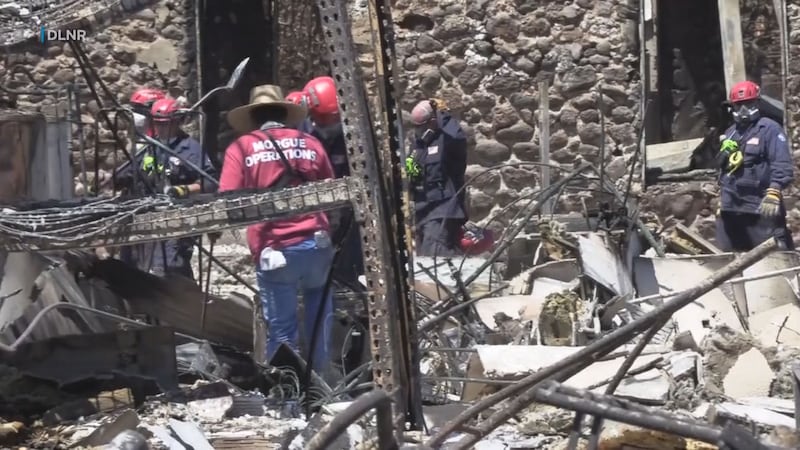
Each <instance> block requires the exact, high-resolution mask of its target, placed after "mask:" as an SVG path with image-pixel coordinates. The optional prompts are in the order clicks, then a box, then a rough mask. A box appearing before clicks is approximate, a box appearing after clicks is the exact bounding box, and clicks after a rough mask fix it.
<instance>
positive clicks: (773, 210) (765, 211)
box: [758, 188, 781, 217]
mask: <svg viewBox="0 0 800 450" xmlns="http://www.w3.org/2000/svg"><path fill="white" fill-rule="evenodd" d="M780 211H781V191H779V190H777V189H774V188H769V189H767V194H766V195H765V196H764V199H763V200H761V206H759V207H758V212H759V213H760V214H761V215H762V216H764V217H778V214H779V213H780Z"/></svg>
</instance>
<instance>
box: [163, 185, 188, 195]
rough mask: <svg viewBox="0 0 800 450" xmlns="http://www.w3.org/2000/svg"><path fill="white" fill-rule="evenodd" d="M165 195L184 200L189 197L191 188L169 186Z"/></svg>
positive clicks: (165, 190)
mask: <svg viewBox="0 0 800 450" xmlns="http://www.w3.org/2000/svg"><path fill="white" fill-rule="evenodd" d="M164 193H165V194H167V195H169V196H170V197H175V198H183V197H186V196H187V195H189V188H188V187H186V186H167V187H165V188H164Z"/></svg>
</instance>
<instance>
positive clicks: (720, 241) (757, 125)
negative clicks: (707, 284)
mask: <svg viewBox="0 0 800 450" xmlns="http://www.w3.org/2000/svg"><path fill="white" fill-rule="evenodd" d="M760 97H761V90H760V88H759V86H758V85H757V84H755V83H753V82H752V81H743V82H740V83H737V84H735V85H734V86H733V88H732V89H731V92H730V95H729V101H730V105H731V110H732V111H731V112H732V114H733V119H734V122H735V123H734V124H733V125H732V126H731V127H730V128H728V129H727V130H726V132H725V134H724V135H723V136H722V137H721V141H722V143H721V146H720V152H719V157H718V158H719V159H718V161H719V165H720V169H721V170H720V176H719V184H720V208H719V210H718V212H717V224H716V225H717V227H716V228H717V233H716V234H717V236H716V237H717V245H718V246H719V247H720V249H721V250H723V251H748V250H751V249H752V248H753V247H755V246H757V245H759V244H760V243H762V242H764V241H765V240H767V239H769V238H771V237H775V238H777V239H778V241H779V243H780V245H781V247H782V248H783V249H786V250H793V249H794V242H793V240H792V236H791V233H790V232H789V230H788V228H787V226H786V208H785V207H784V204H783V200H782V191H783V190H784V189H786V188H787V187H788V186H789V185H791V183H792V180H793V177H794V174H793V172H794V163H793V161H792V154H791V151H790V149H789V141H788V139H787V138H786V135H785V134H784V130H783V128H782V127H781V125H780V124H778V122H776V121H774V120H772V119H770V118H767V117H764V116H763V115H762V114H761V112H760V111H759V101H760Z"/></svg>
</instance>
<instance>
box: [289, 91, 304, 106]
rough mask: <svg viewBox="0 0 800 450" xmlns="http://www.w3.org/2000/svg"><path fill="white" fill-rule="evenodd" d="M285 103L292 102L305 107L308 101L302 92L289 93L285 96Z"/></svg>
mask: <svg viewBox="0 0 800 450" xmlns="http://www.w3.org/2000/svg"><path fill="white" fill-rule="evenodd" d="M286 101H287V102H292V103H294V104H295V105H305V104H307V103H308V99H306V93H305V92H303V91H293V92H289V95H287V96H286Z"/></svg>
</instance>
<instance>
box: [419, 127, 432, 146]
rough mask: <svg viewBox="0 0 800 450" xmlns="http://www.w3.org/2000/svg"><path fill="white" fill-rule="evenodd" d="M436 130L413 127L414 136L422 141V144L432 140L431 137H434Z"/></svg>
mask: <svg viewBox="0 0 800 450" xmlns="http://www.w3.org/2000/svg"><path fill="white" fill-rule="evenodd" d="M435 135H436V132H435V131H433V130H431V129H430V128H423V127H420V128H416V129H414V137H416V138H417V140H419V141H422V143H423V144H425V145H428V144H430V143H431V142H433V138H434V137H435Z"/></svg>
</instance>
